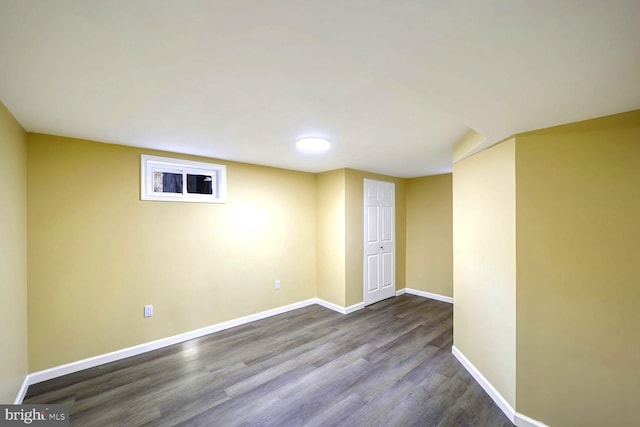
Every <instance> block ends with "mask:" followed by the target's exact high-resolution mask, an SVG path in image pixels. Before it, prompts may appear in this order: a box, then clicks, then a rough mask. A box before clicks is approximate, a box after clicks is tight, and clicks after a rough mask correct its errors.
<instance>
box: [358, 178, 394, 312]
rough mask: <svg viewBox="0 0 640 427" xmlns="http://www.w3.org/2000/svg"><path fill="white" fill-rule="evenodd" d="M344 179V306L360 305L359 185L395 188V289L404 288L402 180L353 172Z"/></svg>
mask: <svg viewBox="0 0 640 427" xmlns="http://www.w3.org/2000/svg"><path fill="white" fill-rule="evenodd" d="M345 174H346V176H345V178H346V205H345V208H346V211H345V215H346V236H347V240H346V253H345V261H346V305H347V306H351V305H354V304H358V303H361V302H362V301H363V293H364V282H363V280H364V273H363V269H364V267H363V264H364V260H363V250H364V249H363V247H364V231H363V228H364V213H363V206H364V200H363V192H364V186H363V181H364V179H365V178H368V179H377V180H380V181H389V182H394V183H395V184H396V189H395V196H396V289H402V288H405V287H406V280H405V266H406V242H405V238H406V220H405V216H406V215H405V179H403V178H395V177H391V176H386V175H378V174H374V173H369V172H363V171H358V170H354V169H346V170H345Z"/></svg>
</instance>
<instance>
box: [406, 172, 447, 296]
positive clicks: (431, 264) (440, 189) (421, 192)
mask: <svg viewBox="0 0 640 427" xmlns="http://www.w3.org/2000/svg"><path fill="white" fill-rule="evenodd" d="M406 203H407V206H406V217H407V224H406V227H407V230H406V235H407V237H406V239H407V240H406V244H407V250H406V257H407V267H406V268H407V271H406V277H407V279H406V280H407V287H409V288H412V289H417V290H420V291H425V292H430V293H433V294H438V295H444V296H448V297H453V202H452V175H451V174H450V173H449V174H444V175H434V176H426V177H422V178H412V179H408V180H407V181H406Z"/></svg>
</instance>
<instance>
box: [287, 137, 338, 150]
mask: <svg viewBox="0 0 640 427" xmlns="http://www.w3.org/2000/svg"><path fill="white" fill-rule="evenodd" d="M330 146H331V143H330V142H329V141H327V140H326V139H324V138H316V137H307V138H300V139H299V140H298V142H296V147H298V150H300V151H305V152H307V153H321V152H323V151H327V150H328V149H329V147H330Z"/></svg>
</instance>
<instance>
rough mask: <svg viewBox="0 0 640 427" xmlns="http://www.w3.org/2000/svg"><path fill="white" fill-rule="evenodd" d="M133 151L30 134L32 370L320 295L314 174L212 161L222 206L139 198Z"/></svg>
mask: <svg viewBox="0 0 640 427" xmlns="http://www.w3.org/2000/svg"><path fill="white" fill-rule="evenodd" d="M141 153H150V154H159V155H167V154H166V153H161V152H153V151H148V150H143V149H139V148H132V147H124V146H118V145H109V144H100V143H95V142H89V141H82V140H75V139H69V138H62V137H55V136H47V135H37V134H29V141H28V157H27V159H28V183H29V184H28V197H27V198H28V213H27V215H28V258H29V265H28V275H29V285H28V291H29V292H28V307H29V309H28V313H29V314H28V319H29V369H30V371H37V370H41V369H45V368H49V367H52V366H56V365H60V364H63V363H67V362H72V361H76V360H79V359H83V358H86V357H90V356H94V355H98V354H102V353H106V352H109V351H113V350H118V349H121V348H125V347H128V346H132V345H136V344H140V343H144V342H148V341H151V340H154V339H158V338H163V337H167V336H171V335H174V334H178V333H181V332H185V331H190V330H193V329H196V328H200V327H204V326H207V325H211V324H215V323H218V322H221V321H225V320H229V319H233V318H237V317H241V316H245V315H248V314H252V313H257V312H260V311H263V310H267V309H271V308H275V307H279V306H283V305H286V304H290V303H294V302H298V301H302V300H305V299H308V298H312V297H314V296H315V289H316V249H315V242H316V193H315V185H316V178H315V176H314V175H313V174H309V173H302V172H293V171H287V170H281V169H274V168H267V167H260V166H254V165H248V164H240V163H232V162H221V163H224V164H226V165H227V181H228V187H227V190H228V191H227V192H228V201H227V203H226V204H200V203H169V202H154V201H141V200H140V154H141ZM172 156H174V157H183V158H189V159H195V160H203V159H202V158H195V157H187V156H180V155H172ZM204 161H207V159H204ZM17 198H19V197H17ZM275 279H280V280H281V282H282V288H281V289H280V290H274V280H275ZM145 304H154V309H155V315H154V317H153V318H149V319H144V318H143V316H142V314H143V305H145Z"/></svg>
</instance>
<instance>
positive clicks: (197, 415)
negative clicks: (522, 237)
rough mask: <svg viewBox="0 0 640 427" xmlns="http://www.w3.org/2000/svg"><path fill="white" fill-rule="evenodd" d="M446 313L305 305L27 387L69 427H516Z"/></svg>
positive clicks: (402, 301) (410, 299)
mask: <svg viewBox="0 0 640 427" xmlns="http://www.w3.org/2000/svg"><path fill="white" fill-rule="evenodd" d="M452 321H453V320H452V307H451V305H450V304H447V303H442V302H438V301H434V300H429V299H424V298H420V297H416V296H411V295H402V296H399V297H396V298H391V299H389V300H386V301H382V302H379V303H377V304H374V305H372V306H369V307H367V308H365V309H363V310H359V311H357V312H355V313H352V314H349V315H346V316H344V315H341V314H338V313H335V312H333V311H331V310H328V309H326V308H323V307H320V306H310V307H305V308H302V309H299V310H295V311H291V312H289V313H285V314H282V315H279V316H274V317H271V318H268V319H264V320H260V321H257V322H253V323H250V324H247V325H244V326H239V327H236V328H232V329H229V330H226V331H222V332H218V333H216V334H212V335H208V336H206V337H202V338H199V339H196V340H192V341H188V342H185V343H182V344H177V345H174V346H171V347H167V348H164V349H160V350H156V351H153V352H150V353H146V354H142V355H139V356H135V357H131V358H128V359H124V360H121V361H118V362H113V363H110V364H108V365H103V366H100V367H96V368H92V369H87V370H85V371H81V372H77V373H74V374H70V375H66V376H64V377H60V378H56V379H53V380H50V381H46V382H43V383H39V384H35V385H32V386H30V387H29V390H28V392H27V397H26V399H25V403H65V404H68V405H70V413H71V424H72V425H93V426H112V425H119V426H130V425H152V426H159V425H176V424H180V425H189V426H474V427H479V426H491V427H494V426H495V427H500V426H511V425H512V424H511V423H510V422H509V421H508V419H507V418H506V417H505V416H504V414H503V413H502V412H501V411H500V409H498V407H497V406H496V405H495V404H494V403H493V401H492V400H491V399H490V398H489V396H488V395H487V394H486V393H485V392H484V391H483V390H482V389H481V388H480V386H479V385H478V384H477V383H476V382H475V381H474V380H473V378H472V377H471V376H470V375H469V374H468V373H467V372H466V371H465V369H464V368H463V367H462V365H460V363H459V362H458V361H457V360H456V359H455V358H454V357H453V356H452V355H451V345H452Z"/></svg>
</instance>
